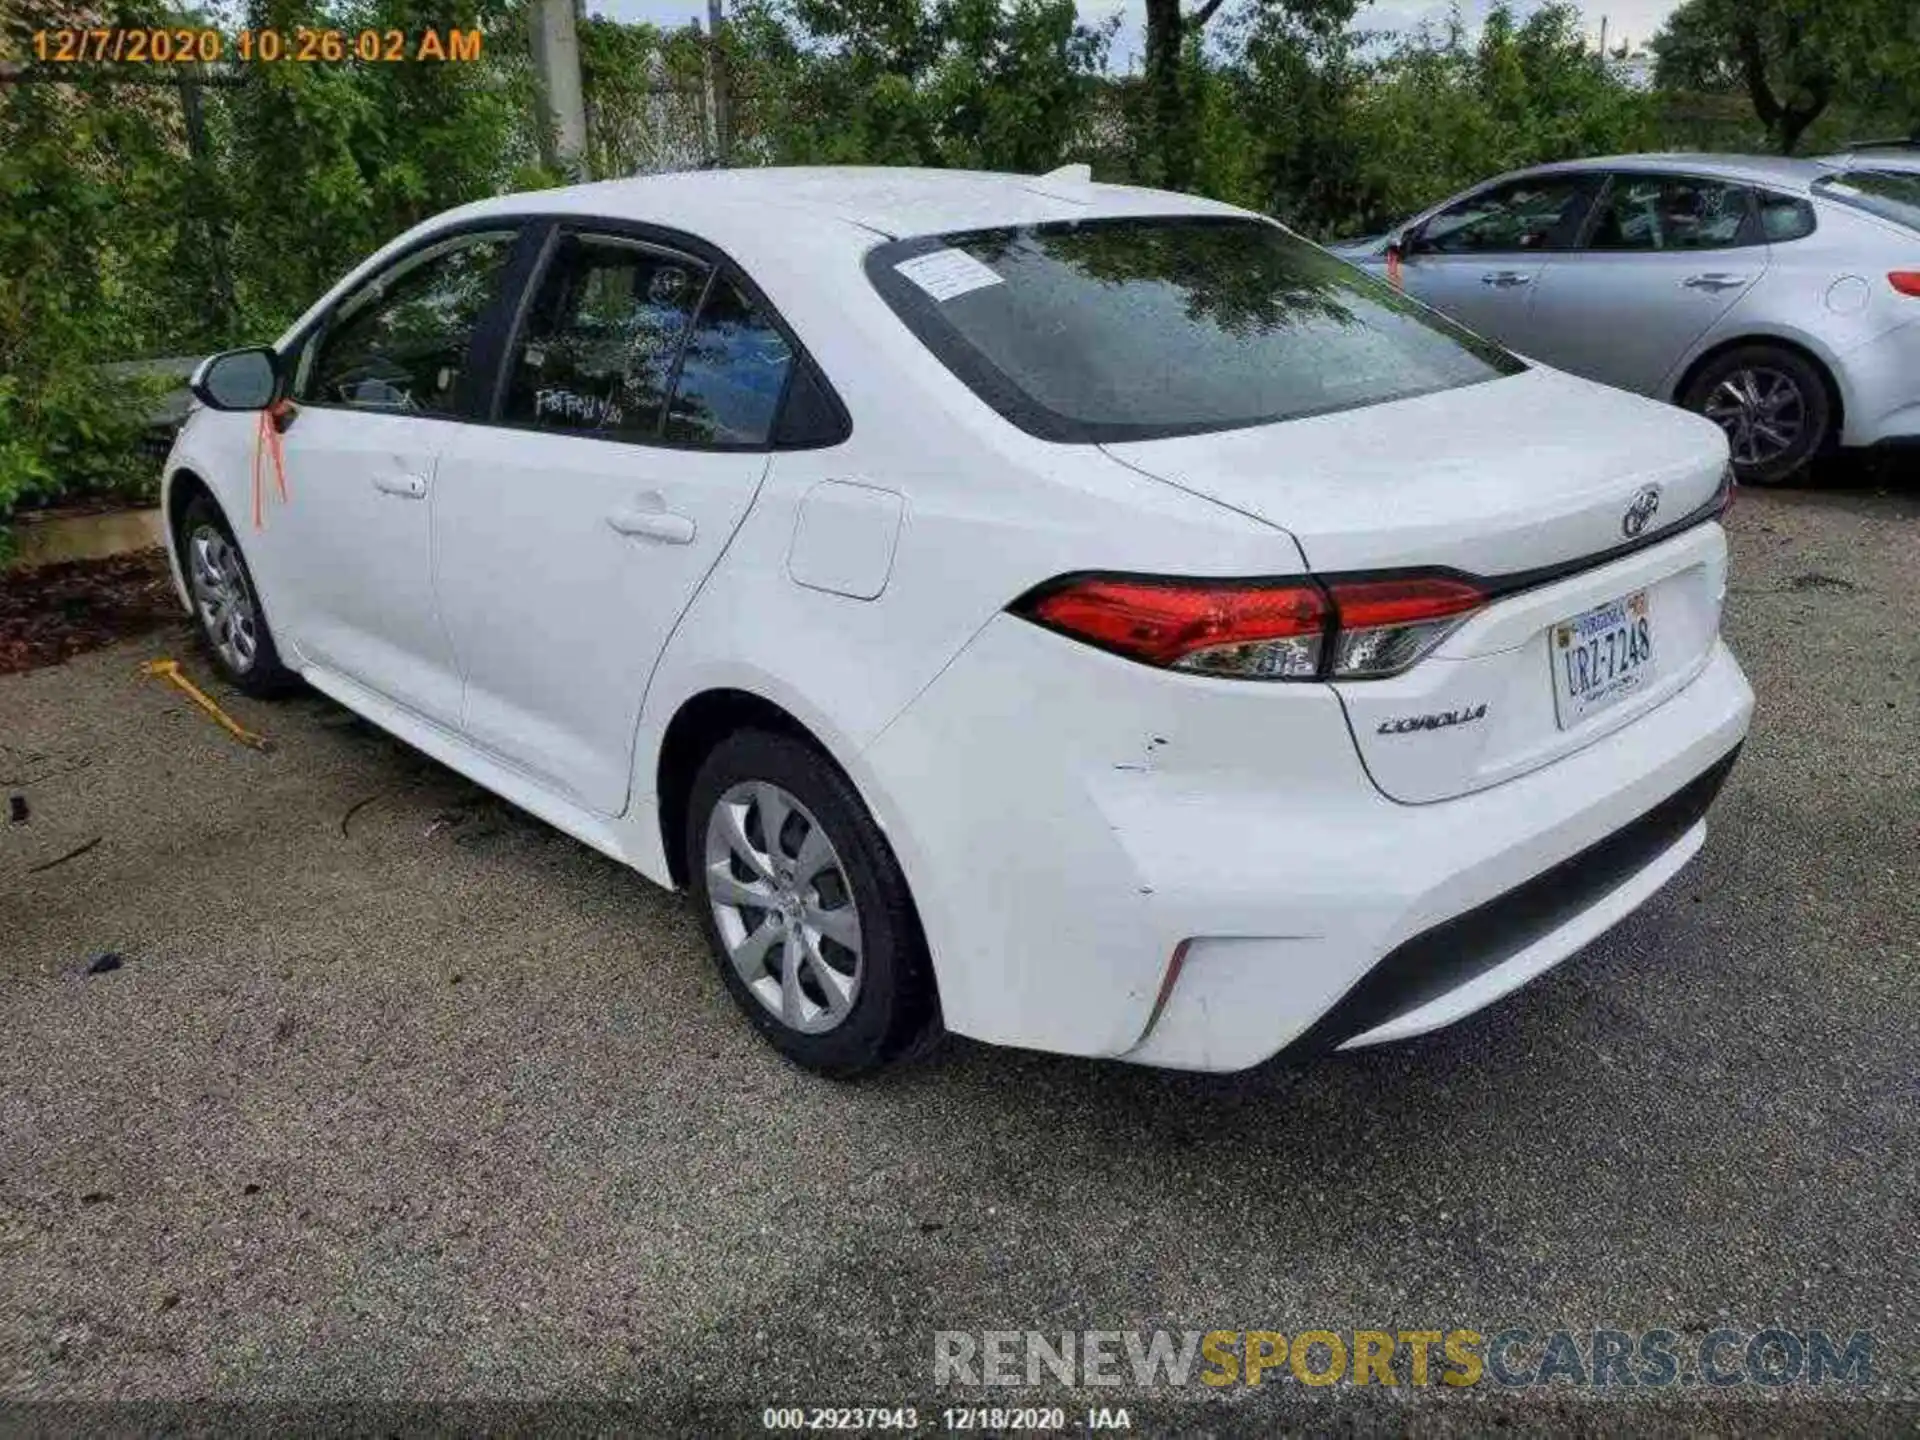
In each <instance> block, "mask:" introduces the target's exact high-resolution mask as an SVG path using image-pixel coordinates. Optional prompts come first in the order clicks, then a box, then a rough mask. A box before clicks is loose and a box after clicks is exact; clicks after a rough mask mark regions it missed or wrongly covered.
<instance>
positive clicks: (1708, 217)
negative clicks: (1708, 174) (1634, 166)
mask: <svg viewBox="0 0 1920 1440" xmlns="http://www.w3.org/2000/svg"><path fill="white" fill-rule="evenodd" d="M1750 193H1751V192H1749V191H1748V189H1747V187H1746V186H1744V185H1734V184H1729V183H1728V182H1726V181H1724V180H1701V179H1694V178H1692V177H1689V176H1685V175H1616V176H1614V177H1613V184H1612V185H1610V186H1609V187H1608V189H1607V193H1606V197H1605V198H1604V199H1602V200H1601V202H1600V213H1599V215H1598V216H1596V217H1595V220H1594V225H1593V233H1592V234H1591V235H1590V236H1588V238H1587V248H1588V249H1589V250H1717V249H1725V248H1727V247H1729V246H1733V245H1738V244H1740V243H1741V232H1742V231H1743V230H1744V229H1745V228H1746V225H1747V210H1748V202H1749V196H1750Z"/></svg>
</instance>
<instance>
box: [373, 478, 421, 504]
mask: <svg viewBox="0 0 1920 1440" xmlns="http://www.w3.org/2000/svg"><path fill="white" fill-rule="evenodd" d="M373 488H374V489H376V490H378V491H380V493H381V494H383V495H398V496H399V497H400V498H401V499H402V500H424V499H426V498H427V477H426V476H424V475H376V476H374V477H373Z"/></svg>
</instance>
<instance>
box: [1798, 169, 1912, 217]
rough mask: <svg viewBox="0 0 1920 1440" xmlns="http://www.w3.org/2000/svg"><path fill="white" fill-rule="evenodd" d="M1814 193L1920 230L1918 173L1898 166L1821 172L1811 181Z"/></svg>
mask: <svg viewBox="0 0 1920 1440" xmlns="http://www.w3.org/2000/svg"><path fill="white" fill-rule="evenodd" d="M1813 193H1814V194H1816V195H1821V196H1824V197H1826V198H1827V199H1829V200H1838V201H1839V202H1840V203H1841V204H1843V205H1851V206H1853V207H1854V208H1855V209H1856V210H1865V211H1867V212H1868V213H1869V214H1873V215H1878V216H1879V217H1880V218H1881V219H1882V220H1891V221H1893V223H1894V224H1896V225H1904V226H1906V227H1907V228H1908V229H1909V230H1920V175H1912V174H1908V173H1906V172H1905V171H1901V170H1848V171H1845V172H1843V173H1842V174H1839V175H1823V176H1821V177H1820V178H1819V179H1818V180H1816V181H1814V182H1813Z"/></svg>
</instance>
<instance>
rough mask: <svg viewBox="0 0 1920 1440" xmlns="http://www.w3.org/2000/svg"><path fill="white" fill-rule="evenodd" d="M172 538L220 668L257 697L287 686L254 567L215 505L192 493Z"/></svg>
mask: <svg viewBox="0 0 1920 1440" xmlns="http://www.w3.org/2000/svg"><path fill="white" fill-rule="evenodd" d="M175 539H176V545H177V548H178V551H179V555H180V565H181V568H182V569H183V570H184V571H185V572H186V577H187V590H188V592H189V593H190V594H191V595H192V596H193V618H194V621H195V622H196V624H197V625H198V627H199V630H200V640H201V643H202V644H204V645H205V646H206V648H207V653H208V654H209V655H210V656H211V657H212V659H213V663H214V665H215V666H216V667H217V668H218V669H219V671H220V673H221V674H222V675H223V676H225V677H226V679H227V680H228V681H229V682H230V683H231V684H232V685H233V686H234V688H235V689H238V690H241V691H243V692H245V693H246V694H248V695H254V696H259V697H261V698H266V697H268V696H273V695H283V694H285V693H286V692H287V691H288V690H290V689H292V688H293V686H294V684H295V683H296V682H295V677H294V675H293V672H292V671H290V670H288V669H287V668H286V666H284V665H282V664H281V663H280V652H279V650H278V649H276V648H275V646H274V643H273V632H272V631H271V630H269V629H268V628H267V617H266V613H265V612H264V611H263V610H262V609H261V608H260V596H259V592H258V591H257V590H256V589H255V588H254V584H253V573H252V572H251V571H250V570H248V569H247V562H246V560H245V558H244V557H243V556H242V555H241V554H240V545H239V542H238V541H236V540H235V539H234V538H233V531H232V530H231V529H230V528H229V527H228V525H227V521H226V517H225V516H223V515H222V514H221V513H220V508H219V506H217V505H215V504H214V503H213V501H212V500H211V499H209V498H208V497H207V496H205V495H196V496H194V497H193V499H192V500H190V501H188V502H187V508H186V512H185V513H184V514H183V515H182V516H181V517H180V530H179V533H178V535H177V536H176V537H175Z"/></svg>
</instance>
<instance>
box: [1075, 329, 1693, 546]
mask: <svg viewBox="0 0 1920 1440" xmlns="http://www.w3.org/2000/svg"><path fill="white" fill-rule="evenodd" d="M1105 449H1106V451H1107V453H1108V454H1109V455H1111V456H1113V458H1114V459H1116V460H1119V461H1121V462H1122V463H1123V464H1126V465H1130V466H1133V467H1134V468H1135V469H1137V470H1143V471H1145V472H1146V473H1147V474H1149V475H1153V476H1156V477H1157V478H1159V479H1161V480H1165V481H1167V482H1168V483H1169V484H1173V485H1177V486H1179V487H1180V488H1181V489H1183V490H1189V491H1192V492H1194V493H1195V494H1199V495H1205V496H1207V497H1208V498H1210V499H1213V500H1217V501H1219V502H1220V503H1221V504H1223V505H1227V506H1230V507H1231V508H1232V509H1235V510H1238V511H1241V512H1242V513H1244V514H1248V515H1253V516H1256V517H1257V518H1259V519H1262V520H1265V521H1267V522H1268V523H1270V524H1273V525H1277V526H1279V527H1281V528H1282V529H1284V530H1287V531H1288V532H1290V533H1291V534H1292V535H1293V537H1294V538H1295V539H1296V540H1297V541H1299V543H1300V549H1301V552H1302V553H1303V554H1304V555H1305V556H1306V559H1307V564H1308V565H1309V566H1310V567H1312V569H1313V570H1314V571H1315V572H1316V573H1320V574H1332V573H1337V572H1340V571H1344V570H1373V569H1382V568H1391V567H1398V566H1407V565H1444V566H1449V567H1451V568H1453V569H1456V570H1464V571H1466V572H1467V573H1468V574H1472V575H1485V576H1494V575H1509V574H1515V573H1520V572H1524V571H1527V570H1532V569H1536V568H1539V567H1542V566H1549V565H1556V564H1563V563H1565V562H1568V561H1572V560H1579V559H1582V558H1584V557H1586V556H1589V555H1594V554H1598V553H1600V552H1603V551H1606V550H1610V549H1612V548H1614V547H1616V546H1618V545H1620V544H1622V543H1624V541H1625V539H1626V538H1627V537H1626V536H1625V535H1624V534H1623V531H1622V522H1623V519H1624V516H1625V512H1626V509H1627V506H1628V504H1629V502H1630V501H1631V500H1632V499H1633V496H1634V494H1635V492H1636V491H1637V490H1638V489H1639V488H1640V487H1641V486H1643V485H1649V484H1651V485H1658V486H1659V487H1660V504H1659V509H1658V510H1657V511H1656V512H1655V514H1654V516H1653V518H1652V522H1651V525H1650V526H1649V527H1648V528H1651V529H1658V528H1659V527H1660V526H1662V525H1665V524H1667V523H1668V522H1670V521H1673V520H1677V519H1679V518H1680V517H1681V516H1682V515H1684V514H1686V513H1687V512H1688V511H1691V510H1694V509H1696V508H1698V507H1699V506H1701V505H1703V504H1705V503H1706V501H1707V500H1708V499H1709V498H1710V497H1711V496H1712V494H1713V492H1714V489H1715V487H1716V486H1718V485H1719V483H1720V472H1721V468H1722V467H1723V466H1724V465H1725V463H1726V455H1727V447H1726V440H1725V437H1724V436H1722V435H1721V433H1720V431H1719V430H1718V429H1716V428H1715V427H1714V426H1713V425H1712V424H1711V423H1709V422H1708V421H1705V420H1702V419H1700V418H1699V417H1698V416H1695V415H1689V414H1687V413H1686V412H1685V411H1682V410H1677V409H1675V408H1673V407H1672V406H1669V405H1662V404H1659V403H1657V402H1655V401H1651V400H1647V399H1645V398H1643V397H1641V396H1638V395H1630V394H1628V393H1627V392H1625V391H1624V390H1614V389H1611V388H1610V387H1608V386H1604V385H1596V384H1594V383H1593V382H1591V381H1587V380H1577V379H1575V378H1574V377H1573V376H1570V375H1564V374H1561V373H1559V372H1558V371H1553V370H1546V369H1541V368H1539V367H1535V368H1533V369H1530V370H1528V371H1526V372H1524V373H1523V374H1519V375H1513V376H1509V377H1506V378H1504V379H1499V380H1488V381H1485V382H1483V383H1481V384H1478V385H1468V386H1463V387H1461V388H1459V389H1456V390H1444V391H1441V392H1439V393H1437V394H1432V395H1421V396H1417V397H1415V398H1414V399H1411V400H1398V401H1394V402H1392V403H1391V404H1386V405H1374V406H1368V407H1366V408H1364V409H1359V410H1344V411H1339V412H1336V413H1334V414H1331V415H1316V416H1312V417H1309V418H1307V419H1302V420H1290V421H1285V422H1282V423H1281V424H1277V425H1260V426H1255V427H1252V428H1250V429H1244V430H1226V431H1219V432H1216V433H1214V434H1210V435H1186V436H1180V437H1177V438H1175V439H1170V440H1144V441H1131V442H1128V443H1125V444H1109V445H1107V446H1106V447H1105Z"/></svg>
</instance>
